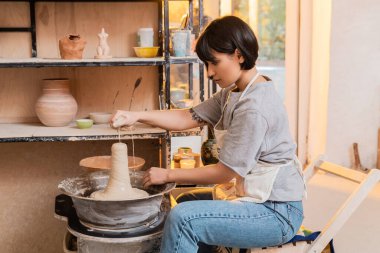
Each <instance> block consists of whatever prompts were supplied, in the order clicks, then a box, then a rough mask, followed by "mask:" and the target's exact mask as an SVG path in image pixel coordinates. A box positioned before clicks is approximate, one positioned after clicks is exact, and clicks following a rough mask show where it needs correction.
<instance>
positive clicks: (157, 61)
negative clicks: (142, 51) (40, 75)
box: [0, 57, 165, 68]
mask: <svg viewBox="0 0 380 253" xmlns="http://www.w3.org/2000/svg"><path fill="white" fill-rule="evenodd" d="M164 63H165V59H164V58H163V57H155V58H137V57H130V58H110V59H81V60H62V59H44V58H25V59H7V58H0V67H3V68H9V67H19V68H20V67H98V66H105V67H107V66H158V65H163V64H164Z"/></svg>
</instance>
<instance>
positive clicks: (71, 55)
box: [59, 34, 87, 60]
mask: <svg viewBox="0 0 380 253" xmlns="http://www.w3.org/2000/svg"><path fill="white" fill-rule="evenodd" d="M86 43H87V42H86V41H85V40H84V39H82V38H81V37H80V35H78V34H77V35H72V34H70V35H68V36H65V37H64V38H62V39H60V40H59V52H60V54H61V58H62V59H65V60H76V59H82V54H83V50H84V47H85V45H86Z"/></svg>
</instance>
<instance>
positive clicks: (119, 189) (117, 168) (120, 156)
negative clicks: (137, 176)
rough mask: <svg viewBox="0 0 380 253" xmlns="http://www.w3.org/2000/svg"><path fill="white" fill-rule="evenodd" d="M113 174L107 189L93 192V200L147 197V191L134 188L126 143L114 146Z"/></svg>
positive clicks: (112, 158)
mask: <svg viewBox="0 0 380 253" xmlns="http://www.w3.org/2000/svg"><path fill="white" fill-rule="evenodd" d="M111 150H112V157H111V172H110V178H109V181H108V184H107V186H106V188H104V189H103V190H100V191H96V192H93V193H92V194H91V198H94V199H99V200H128V199H139V198H144V197H147V196H148V195H149V194H148V193H147V192H146V191H143V190H140V189H137V188H132V186H131V181H130V178H129V169H128V148H127V145H126V144H125V143H120V142H119V143H114V144H113V145H112V148H111Z"/></svg>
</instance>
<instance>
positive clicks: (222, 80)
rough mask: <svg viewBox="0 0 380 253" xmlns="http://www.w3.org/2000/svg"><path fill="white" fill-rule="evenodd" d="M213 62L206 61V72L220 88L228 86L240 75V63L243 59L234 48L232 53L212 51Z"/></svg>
mask: <svg viewBox="0 0 380 253" xmlns="http://www.w3.org/2000/svg"><path fill="white" fill-rule="evenodd" d="M213 56H214V57H215V59H216V61H215V62H207V74H208V76H209V78H211V79H213V80H214V81H215V82H216V83H217V84H218V85H219V86H220V87H221V88H226V87H229V86H230V85H231V84H233V83H235V82H236V81H237V80H238V79H239V78H240V76H241V67H240V63H242V62H243V61H244V59H243V57H242V56H241V55H240V54H239V52H238V51H237V50H236V51H235V53H234V54H232V55H230V54H225V53H218V52H215V51H214V52H213Z"/></svg>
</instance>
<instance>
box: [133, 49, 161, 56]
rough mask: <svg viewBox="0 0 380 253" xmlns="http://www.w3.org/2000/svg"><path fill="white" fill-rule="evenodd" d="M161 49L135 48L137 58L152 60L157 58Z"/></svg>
mask: <svg viewBox="0 0 380 253" xmlns="http://www.w3.org/2000/svg"><path fill="white" fill-rule="evenodd" d="M159 48H160V47H134V48H133V49H134V50H135V53H136V55H137V57H141V58H152V57H156V55H157V53H158V49H159Z"/></svg>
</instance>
